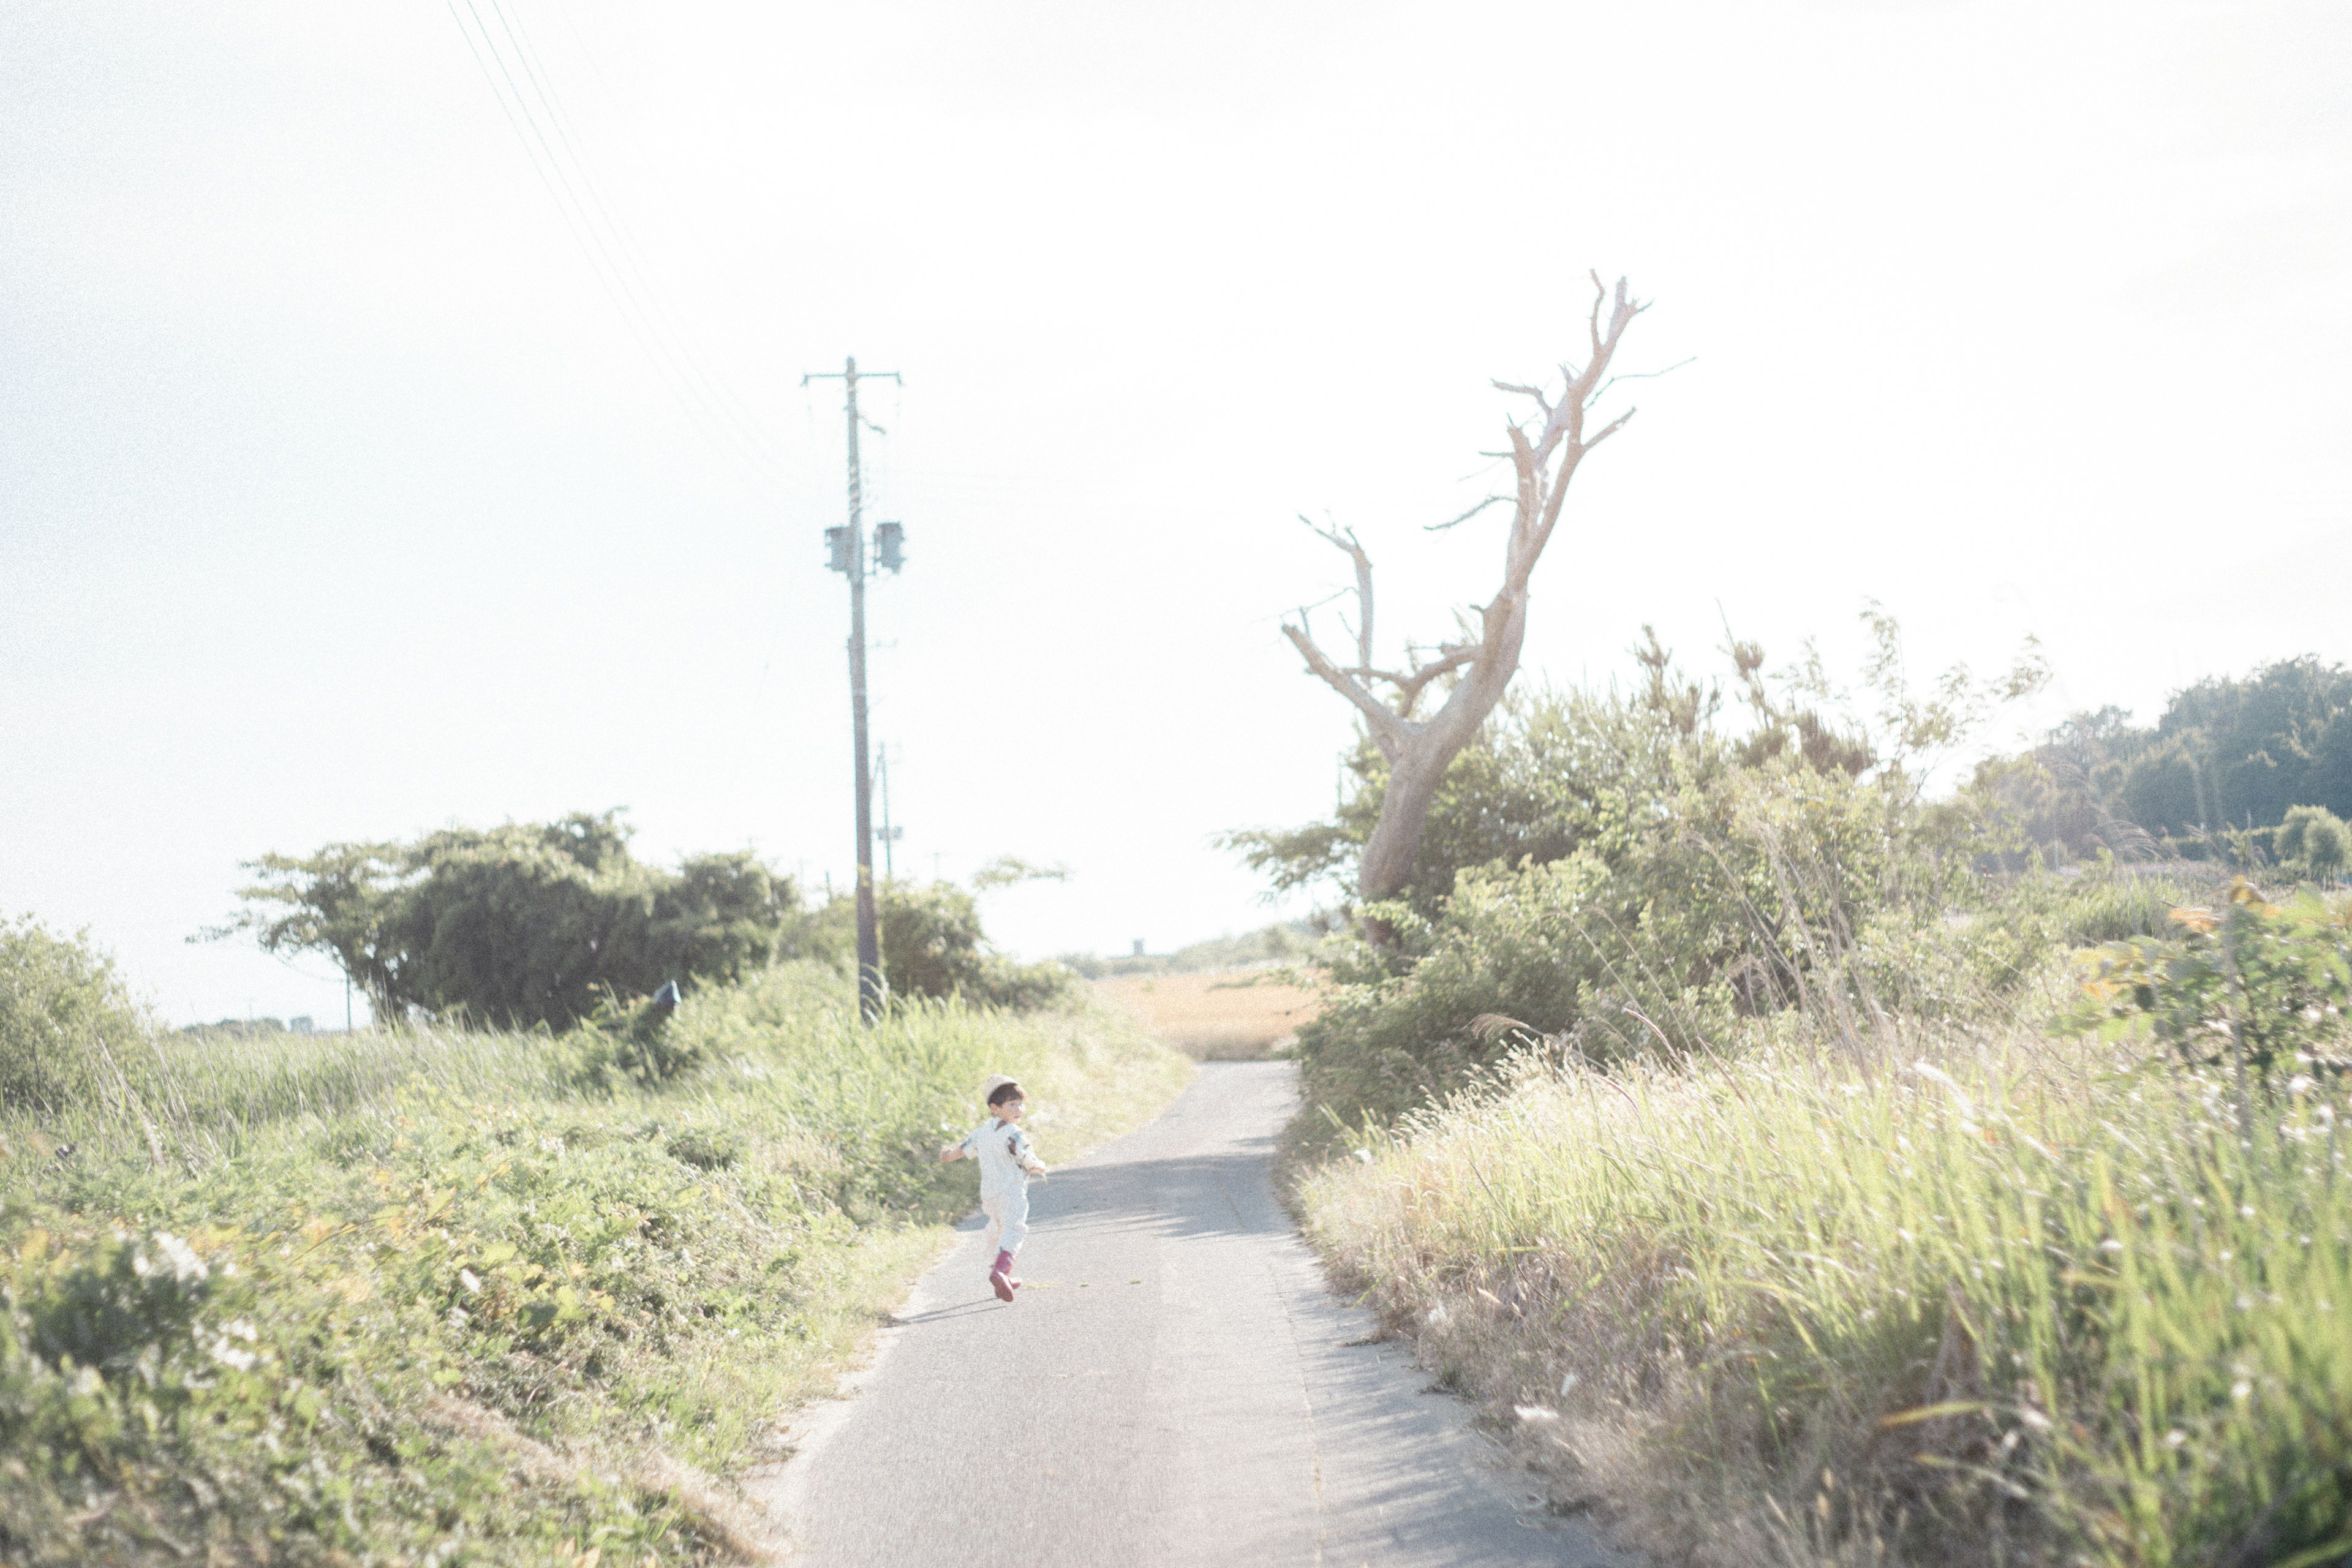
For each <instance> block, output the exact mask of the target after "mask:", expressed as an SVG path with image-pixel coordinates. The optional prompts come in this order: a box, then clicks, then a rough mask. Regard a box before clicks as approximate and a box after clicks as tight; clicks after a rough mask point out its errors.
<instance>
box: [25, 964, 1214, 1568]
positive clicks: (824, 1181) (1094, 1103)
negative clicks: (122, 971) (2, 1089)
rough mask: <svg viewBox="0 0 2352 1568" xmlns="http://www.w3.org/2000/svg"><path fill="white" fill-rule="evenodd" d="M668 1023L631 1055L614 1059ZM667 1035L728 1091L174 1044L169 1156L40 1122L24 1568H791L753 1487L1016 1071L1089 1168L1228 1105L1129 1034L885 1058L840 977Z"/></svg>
mask: <svg viewBox="0 0 2352 1568" xmlns="http://www.w3.org/2000/svg"><path fill="white" fill-rule="evenodd" d="M643 1006H644V1005H643V1004H632V1003H627V1002H615V1003H614V1005H612V1006H611V1007H610V1009H609V1010H608V1012H607V1015H606V1016H605V1018H604V1020H602V1021H601V1022H602V1023H603V1024H604V1028H602V1029H600V1030H598V1031H595V1032H596V1033H598V1034H600V1035H602V1036H604V1037H605V1039H606V1043H607V1046H608V1047H609V1048H610V1049H611V1050H612V1052H613V1057H614V1062H615V1063H616V1064H619V1063H621V1062H623V1060H624V1058H625V1057H626V1054H627V1053H628V1052H629V1051H642V1050H643V1049H644V1048H645V1042H643V1041H641V1040H635V1039H632V1038H631V1036H632V1034H633V1031H634V1027H635V1025H636V1024H637V1022H638V1020H639V1019H640V1017H641V1016H642V1011H641V1009H642V1008H643ZM652 1040H653V1042H654V1044H655V1045H656V1047H658V1048H659V1049H660V1050H661V1051H663V1052H666V1053H671V1054H673V1055H674V1056H675V1057H676V1058H679V1059H684V1060H688V1061H691V1062H694V1063H698V1064H700V1066H699V1068H698V1069H693V1068H689V1069H686V1070H675V1071H667V1072H660V1071H657V1072H655V1073H652V1074H641V1073H636V1072H631V1071H628V1070H625V1068H621V1070H616V1071H614V1073H612V1075H611V1076H610V1078H609V1079H608V1080H606V1081H604V1082H602V1083H600V1084H599V1085H598V1086H597V1088H596V1089H595V1090H594V1091H593V1092H589V1093H583V1092H581V1090H580V1089H579V1087H578V1086H577V1085H575V1084H574V1083H573V1082H572V1081H570V1080H568V1079H566V1078H565V1076H564V1075H563V1074H562V1072H561V1071H560V1070H558V1068H559V1067H560V1065H561V1058H562V1055H563V1052H562V1050H561V1049H558V1048H555V1047H557V1046H559V1045H571V1044H577V1043H578V1042H576V1041H567V1040H564V1039H563V1038H562V1037H557V1039H556V1040H554V1041H551V1038H550V1037H549V1036H547V1035H546V1034H544V1033H541V1032H534V1033H532V1034H530V1035H521V1036H517V1035H502V1036H488V1035H479V1034H475V1035H467V1034H463V1033H461V1032H459V1031H457V1030H453V1029H450V1028H447V1027H446V1026H436V1027H420V1028H411V1029H403V1030H398V1031H382V1032H376V1033H365V1034H361V1035H356V1036H352V1037H335V1038H333V1039H332V1040H315V1041H304V1042H302V1043H301V1044H300V1046H299V1048H298V1047H296V1046H295V1045H294V1044H292V1043H291V1042H289V1039H288V1038H287V1037H255V1038H248V1039H230V1038H213V1039H197V1038H193V1037H167V1038H165V1039H163V1041H161V1042H160V1044H161V1047H162V1049H161V1050H160V1051H159V1052H155V1053H149V1054H147V1055H146V1056H145V1057H143V1058H142V1060H141V1062H140V1063H139V1064H138V1067H137V1069H136V1070H134V1071H132V1072H131V1074H130V1077H129V1079H128V1082H127V1086H126V1087H127V1089H128V1092H129V1093H130V1094H131V1095H132V1096H133V1097H134V1098H135V1099H136V1100H137V1102H138V1106H139V1109H140V1110H141V1111H142V1113H143V1117H144V1119H145V1121H149V1122H152V1128H150V1127H147V1126H144V1125H142V1118H141V1117H136V1116H122V1115H110V1116H106V1117H96V1118H92V1117H79V1120H77V1121H75V1122H74V1124H73V1125H72V1126H70V1127H69V1128H68V1129H65V1130H63V1131H70V1133H71V1135H72V1139H73V1147H72V1149H71V1151H70V1154H69V1156H68V1151H67V1150H66V1149H65V1147H64V1146H63V1145H62V1143H61V1142H60V1141H59V1137H58V1133H59V1131H61V1130H60V1129H58V1128H57V1127H56V1126H55V1125H54V1123H53V1122H52V1121H51V1120H50V1119H48V1118H47V1117H45V1116H43V1115H41V1114H38V1113H37V1111H36V1110H33V1109H31V1108H29V1107H26V1106H24V1105H21V1104H18V1103H16V1102H15V1101H11V1102H10V1104H9V1105H8V1106H7V1107H5V1110H0V1563H6V1564H8V1565H9V1568H18V1565H20V1564H21V1565H23V1568H79V1565H80V1564H85V1563H107V1564H110V1565H116V1564H121V1565H126V1568H162V1565H163V1564H167V1563H168V1564H175V1565H176V1564H181V1563H240V1564H259V1563H272V1564H291V1565H299V1568H331V1565H332V1568H353V1565H355V1564H363V1563H445V1564H450V1565H453V1568H454V1565H455V1564H459V1563H478V1564H482V1565H484V1568H490V1565H498V1568H581V1565H582V1564H583V1563H590V1562H593V1561H594V1560H596V1559H597V1558H598V1557H599V1555H600V1554H601V1560H602V1561H603V1562H604V1563H626V1564H628V1565H629V1568H648V1565H651V1568H718V1565H719V1564H722V1563H740V1562H744V1561H747V1560H754V1561H756V1560H760V1552H761V1549H760V1546H759V1543H758V1542H757V1541H756V1540H754V1539H753V1538H752V1537H753V1536H754V1535H756V1533H757V1531H756V1528H753V1529H752V1530H751V1532H750V1533H744V1532H739V1531H736V1526H737V1525H738V1524H747V1523H749V1516H748V1515H747V1514H745V1513H740V1512H735V1511H732V1509H733V1506H734V1505H731V1504H730V1502H729V1483H730V1481H731V1480H732V1479H734V1478H735V1477H737V1476H738V1475H739V1474H740V1471H741V1470H742V1468H744V1467H746V1466H748V1465H750V1464H751V1463H753V1462H754V1461H756V1460H759V1459H761V1458H772V1457H774V1456H775V1453H776V1447H777V1440H778V1436H779V1429H778V1426H777V1422H778V1418H779V1417H780V1416H781V1415H783V1414H784V1413H785V1412H786V1411H787V1410H789V1409H790V1408H791V1406H792V1405H793V1403H794V1402H796V1401H797V1400H800V1399H803V1398H806V1397H811V1396H814V1395H815V1394H820V1393H822V1392H823V1391H824V1389H826V1388H829V1387H830V1386H831V1385H832V1383H833V1381H834V1379H835V1376H836V1375H837V1373H838V1370H839V1368H840V1365H841V1363H842V1362H843V1360H844V1358H845V1357H846V1356H848V1355H850V1354H852V1353H854V1352H855V1351H856V1347H857V1346H858V1345H859V1344H861V1343H862V1342H863V1340H864V1337H865V1336H866V1334H867V1333H868V1332H869V1331H871V1328H872V1325H873V1323H874V1322H875V1321H877V1315H878V1314H879V1313H880V1312H881V1311H883V1310H886V1309H887V1304H888V1302H889V1301H890V1300H894V1299H895V1297H896V1294H897V1292H898V1289H901V1288H903V1284H904V1282H905V1280H907V1279H911V1278H912V1276H913V1275H914V1274H915V1273H916V1272H919V1270H920V1268H923V1267H924V1266H925V1263H926V1260H927V1259H928V1258H930V1257H931V1256H932V1255H933V1254H934V1253H935V1251H936V1240H937V1234H936V1233H935V1232H934V1231H932V1230H931V1229H929V1226H932V1225H935V1224H940V1223H943V1222H945V1221H948V1220H950V1219H952V1218H953V1217H954V1216H955V1215H958V1214H959V1213H961V1212H963V1211H965V1210H966V1209H968V1208H969V1207H970V1206H971V1190H972V1189H971V1182H972V1180H973V1176H972V1173H971V1168H970V1166H969V1165H968V1164H961V1163H960V1164H956V1165H941V1164H940V1163H939V1161H938V1159H937V1158H936V1151H937V1149H938V1146H939V1143H940V1141H941V1139H942V1137H943V1136H945V1134H946V1131H947V1130H948V1129H949V1127H950V1126H953V1127H959V1128H960V1127H961V1126H964V1125H968V1124H969V1123H970V1122H971V1121H972V1120H973V1119H974V1118H975V1117H976V1115H977V1108H976V1107H975V1106H974V1105H973V1103H972V1101H973V1097H974V1091H975V1090H976V1089H978V1087H979V1085H980V1084H981V1082H982V1079H984V1078H985V1076H986V1075H987V1074H989V1073H991V1072H996V1071H1003V1072H1011V1073H1015V1074H1018V1075H1019V1076H1020V1077H1021V1079H1023V1081H1024V1083H1027V1084H1029V1085H1030V1086H1031V1092H1032V1095H1033V1098H1034V1101H1035V1102H1036V1103H1037V1104H1038V1105H1039V1107H1040V1108H1041V1110H1049V1111H1050V1112H1051V1115H1050V1118H1046V1117H1041V1118H1040V1119H1039V1121H1040V1125H1039V1126H1038V1136H1039V1137H1040V1139H1041V1141H1042V1142H1043V1143H1044V1145H1045V1150H1046V1157H1047V1158H1048V1159H1060V1158H1062V1157H1064V1156H1065V1154H1066V1153H1068V1152H1076V1149H1077V1148H1079V1147H1083V1146H1084V1145H1085V1144H1086V1143H1087V1142H1092V1141H1093V1140H1094V1139H1096V1138H1097V1137H1100V1136H1103V1135H1106V1134H1107V1133H1108V1132H1110V1131H1118V1130H1123V1129H1124V1128H1125V1127H1126V1126H1129V1125H1131V1124H1132V1123H1133V1121H1135V1120H1137V1119H1138V1118H1139V1116H1141V1115H1144V1114H1148V1113H1149V1111H1150V1110H1152V1109H1155V1108H1156V1107H1157V1106H1158V1105H1159V1104H1160V1103H1163V1102H1164V1100H1166V1098H1167V1097H1168V1096H1169V1095H1171V1094H1172V1093H1173V1092H1174V1090H1175V1089H1176V1088H1177V1087H1179V1085H1180V1084H1181V1079H1182V1077H1183V1075H1184V1073H1185V1072H1186V1071H1187V1070H1188V1064H1187V1063H1185V1062H1184V1061H1183V1060H1182V1058H1180V1057H1178V1056H1176V1055H1175V1054H1174V1053H1172V1052H1170V1051H1167V1050H1165V1049H1163V1048H1161V1047H1158V1046H1156V1045H1154V1044H1153V1043H1151V1042H1150V1040H1149V1039H1148V1038H1147V1037H1144V1036H1143V1035H1142V1033H1141V1032H1140V1031H1139V1029H1136V1028H1134V1027H1133V1026H1131V1025H1129V1024H1128V1023H1127V1022H1126V1021H1125V1020H1123V1019H1122V1018H1118V1017H1116V1016H1111V1015H1109V1014H1108V1013H1104V1014H1096V1015H1087V1016H1071V1015H1051V1014H1049V1015H1038V1016H1025V1017H1017V1018H1016V1017H1013V1016H1008V1015H1005V1014H1003V1013H998V1012H991V1011H987V1010H983V1009H980V1008H972V1007H966V1006H963V1005H958V1004H910V1005H905V1006H902V1007H898V1008H894V1009H893V1010H892V1012H891V1014H890V1016H887V1017H886V1018H885V1019H883V1020H882V1021H881V1022H880V1023H879V1024H877V1025H876V1026H871V1027H867V1026H861V1025H860V1024H859V1022H858V1020H857V1015H856V993H855V990H854V988H853V987H852V986H851V984H849V983H848V981H847V979H846V977H845V976H844V975H843V974H841V973H839V972H838V970H836V969H834V968H831V967H829V966H827V965H824V964H821V963H794V964H786V965H779V966H776V967H774V968H772V969H766V970H762V971H761V972H760V973H757V974H755V975H753V976H752V977H751V978H750V979H749V980H748V981H747V982H746V983H744V984H740V985H736V986H707V987H703V988H701V989H699V990H698V991H696V992H694V993H693V994H690V995H688V997H687V998H686V1000H685V1001H684V1002H683V1003H682V1004H681V1005H680V1006H679V1007H678V1008H677V1013H676V1015H675V1016H673V1017H672V1018H671V1019H670V1021H669V1022H668V1023H667V1025H664V1026H661V1028H660V1029H659V1030H658V1031H657V1032H656V1033H655V1034H653V1036H652ZM640 1065H642V1063H640ZM159 1148H160V1152H161V1156H162V1157H160V1158H158V1157H157V1155H158V1152H159ZM121 1216H136V1218H135V1220H131V1221H126V1220H125V1219H124V1218H123V1217H121ZM175 1238H176V1239H175ZM688 1467H691V1468H688ZM730 1521H733V1522H731V1523H730Z"/></svg>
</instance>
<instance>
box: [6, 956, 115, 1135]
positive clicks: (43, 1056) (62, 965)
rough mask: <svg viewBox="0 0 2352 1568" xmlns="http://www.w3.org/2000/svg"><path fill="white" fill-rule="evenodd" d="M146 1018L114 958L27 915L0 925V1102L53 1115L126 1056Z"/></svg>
mask: <svg viewBox="0 0 2352 1568" xmlns="http://www.w3.org/2000/svg"><path fill="white" fill-rule="evenodd" d="M146 1029H147V1019H146V1018H145V1016H143V1015H142V1012H141V1010H140V1009H139V1007H138V1006H137V1005H135V1004H133V1003H132V1001H131V996H130V994H129V993H128V992H127V991H126V990H124V988H123V985H122V982H121V979H120V978H119V977H118V976H117V975H116V974H115V972H114V963H113V961H112V960H111V959H110V958H108V957H106V956H105V955H104V954H103V953H100V952H98V951H97V950H96V949H94V948H93V947H91V946H90V944H89V941H88V940H87V939H86V938H84V937H80V936H74V937H63V936H58V935H57V934H56V933H55V932H53V931H49V930H47V928H46V927H44V926H42V925H41V924H40V923H39V922H38V921H35V920H34V919H33V918H32V917H31V916H29V915H26V916H24V917H21V918H19V919H17V920H15V921H7V920H0V1104H6V1105H29V1106H34V1107H37V1108H39V1109H41V1110H47V1111H50V1112H53V1113H54V1112H57V1111H60V1110H65V1109H66V1108H67V1107H68V1106H69V1105H72V1104H76V1103H79V1102H80V1101H83V1100H87V1099H88V1098H89V1096H91V1095H92V1094H93V1093H95V1092H96V1091H97V1089H98V1088H99V1086H100V1084H101V1083H102V1082H103V1081H104V1079H105V1078H106V1076H107V1074H108V1071H109V1068H108V1066H107V1063H108V1059H109V1058H112V1059H113V1060H115V1061H116V1062H121V1061H122V1060H124V1059H126V1058H128V1057H129V1056H130V1054H131V1050H132V1048H133V1047H136V1046H137V1045H138V1044H139V1043H140V1041H141V1040H142V1037H143V1036H144V1034H145V1031H146Z"/></svg>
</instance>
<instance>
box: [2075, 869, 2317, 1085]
mask: <svg viewBox="0 0 2352 1568" xmlns="http://www.w3.org/2000/svg"><path fill="white" fill-rule="evenodd" d="M2169 919H2170V921H2171V924H2172V925H2173V927H2174V928H2175V930H2176V931H2177V932H2178V934H2177V935H2175V936H2173V937H2170V938H2164V937H2154V936H2143V937H2134V938H2131V939H2129V940H2127V941H2124V942H2108V943H2106V944H2105V945H2103V946H2100V947H2097V948H2094V949H2092V950H2090V951H2088V952H2084V953H2082V954H2081V955H2079V959H2078V962H2079V963H2080V964H2081V966H2082V970H2083V977H2082V988H2081V991H2080V993H2079V994H2078V995H2077V998H2076V1001H2075V1004H2074V1008H2073V1010H2072V1011H2071V1012H2069V1013H2068V1014H2067V1015H2066V1019H2065V1022H2066V1024H2067V1025H2068V1026H2070V1027H2071V1028H2073V1029H2074V1030H2075V1031H2076V1032H2078V1033H2082V1032H2089V1031H2094V1030H2095V1031H2097V1032H2098V1033H2099V1034H2101V1035H2102V1036H2105V1037H2118V1036H2126V1035H2133V1034H2145V1035H2151V1036H2153V1037H2155V1038H2157V1039H2158V1040H2161V1041H2163V1042H2164V1043H2165V1044H2166V1045H2167V1046H2168V1047H2170V1049H2171V1050H2172V1052H2173V1053H2174V1055H2175V1056H2177V1057H2178V1058H2179V1059H2180V1061H2181V1062H2182V1063H2183V1064H2184V1065H2186V1066H2189V1067H2210V1066H2216V1065H2225V1064H2227V1065H2242V1066H2243V1067H2244V1068H2247V1069H2249V1070H2251V1071H2252V1072H2254V1073H2256V1074H2258V1075H2267V1074H2268V1073H2270V1072H2271V1071H2272V1070H2273V1068H2280V1067H2283V1066H2289V1065H2301V1064H2305V1063H2308V1062H2309V1061H2311V1060H2312V1059H2314V1058H2320V1059H2326V1060H2327V1061H2330V1062H2333V1063H2335V1064H2336V1065H2337V1066H2339V1067H2342V1066H2347V1065H2352V1059H2347V1054H2346V1049H2347V1029H2346V1017H2345V1015H2346V1013H2347V1010H2352V906H2347V905H2345V904H2342V903H2336V904H2331V903H2328V902H2326V901H2325V900H2321V899H2319V898H2317V897H2315V896H2314V895H2312V894H2310V893H2308V892H2306V893H2305V894H2303V895H2301V896H2300V897H2298V898H2295V899H2293V900H2289V901H2288V902H2286V903H2284V904H2274V903H2272V902H2270V901H2269V900H2267V899H2265V898H2264V897H2263V893H2262V890H2261V889H2259V888H2256V887H2255V886H2254V885H2253V884H2252V883H2251V882H2249V881H2247V880H2245V879H2243V878H2240V879H2237V880H2236V881H2234V882H2232V883H2231V885H2230V887H2229V888H2228V889H2227V890H2226V896H2225V897H2224V899H2223V900H2222V901H2221V907H2220V909H2219V910H2214V909H2211V908H2208V907H2206V906H2204V905H2192V906H2188V907H2185V908H2180V909H2176V910H2172V911H2171V913H2170V916H2169Z"/></svg>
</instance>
